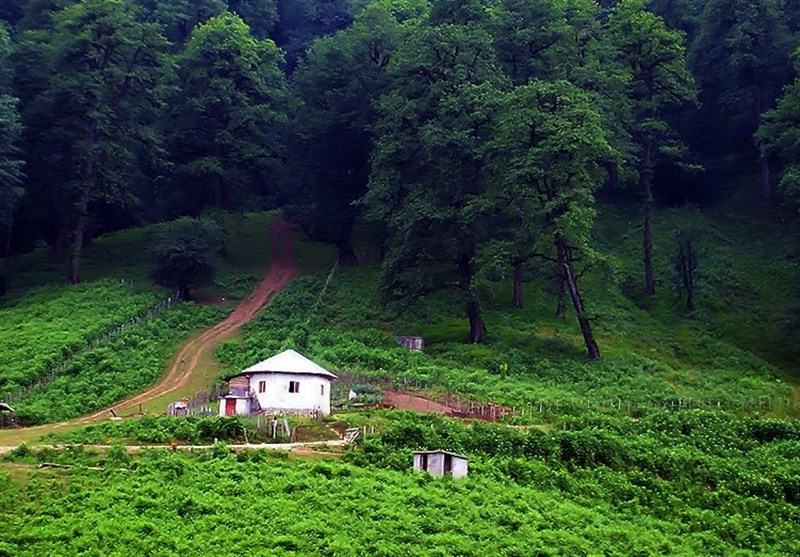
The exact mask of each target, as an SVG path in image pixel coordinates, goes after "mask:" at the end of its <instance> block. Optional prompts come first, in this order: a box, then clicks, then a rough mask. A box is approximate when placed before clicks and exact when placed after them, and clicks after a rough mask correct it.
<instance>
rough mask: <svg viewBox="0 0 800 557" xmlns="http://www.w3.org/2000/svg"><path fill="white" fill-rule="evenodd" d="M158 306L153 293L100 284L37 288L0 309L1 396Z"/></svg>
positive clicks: (158, 296) (100, 282) (27, 383)
mask: <svg viewBox="0 0 800 557" xmlns="http://www.w3.org/2000/svg"><path fill="white" fill-rule="evenodd" d="M159 301H160V295H159V293H158V292H155V291H153V290H141V289H137V288H134V287H132V286H126V285H123V284H120V283H119V282H115V281H112V280H104V281H98V282H91V283H85V284H81V285H78V286H75V287H73V288H61V287H41V288H39V289H36V290H34V291H31V292H29V293H28V295H27V296H26V297H25V298H18V299H17V300H16V302H15V303H12V304H9V305H6V306H3V307H0V354H2V361H3V365H2V373H0V395H2V394H3V393H7V394H11V393H15V392H16V391H17V389H19V388H20V387H23V386H26V385H30V384H32V383H33V382H34V381H36V380H37V379H38V378H39V377H40V376H41V375H43V374H44V373H46V372H47V371H48V370H50V369H52V368H53V367H54V366H56V365H58V364H60V363H61V362H62V361H63V360H64V359H65V358H67V357H69V356H70V355H73V354H75V353H76V352H78V351H80V350H81V349H83V348H84V347H85V346H86V343H87V342H88V341H90V340H92V339H96V338H98V337H100V336H102V335H103V334H105V333H106V332H107V331H109V330H110V329H112V328H113V327H115V326H118V325H122V324H124V323H125V322H126V321H127V320H128V319H130V318H132V317H135V316H137V315H140V314H142V313H144V312H146V311H147V310H148V309H150V308H151V307H152V306H154V305H155V304H156V303H157V302H159ZM0 398H2V397H1V396H0Z"/></svg>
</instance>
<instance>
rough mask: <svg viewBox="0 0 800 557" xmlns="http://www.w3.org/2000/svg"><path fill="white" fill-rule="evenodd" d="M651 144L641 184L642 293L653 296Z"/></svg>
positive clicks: (654, 288)
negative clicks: (642, 231)
mask: <svg viewBox="0 0 800 557" xmlns="http://www.w3.org/2000/svg"><path fill="white" fill-rule="evenodd" d="M654 174H655V173H654V170H653V144H652V142H650V143H648V144H647V147H646V150H645V160H644V170H643V171H642V186H643V188H644V293H645V295H647V296H653V295H654V294H655V293H656V282H655V278H653V178H654Z"/></svg>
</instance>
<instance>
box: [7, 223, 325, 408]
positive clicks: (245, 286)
mask: <svg viewBox="0 0 800 557" xmlns="http://www.w3.org/2000/svg"><path fill="white" fill-rule="evenodd" d="M275 218H277V214H276V213H259V214H248V215H228V216H226V217H225V220H224V224H223V226H224V229H225V232H226V236H225V239H226V252H227V253H226V254H225V256H224V257H223V258H221V261H220V262H221V266H220V270H219V274H218V277H217V281H216V283H215V284H214V285H213V286H211V287H208V288H205V289H202V290H200V291H198V292H197V294H198V298H199V299H201V300H203V299H209V300H213V301H214V302H215V304H217V305H221V308H216V307H204V306H198V305H196V304H194V303H184V304H180V305H179V306H177V307H176V308H173V309H170V310H167V311H166V312H164V313H158V314H155V315H153V316H151V317H150V318H148V319H147V320H145V321H144V322H140V323H136V324H135V325H131V323H130V320H131V319H136V318H137V317H140V316H142V314H144V313H146V312H147V311H148V310H149V309H150V308H152V307H153V306H155V305H156V304H157V303H158V302H160V301H161V300H162V299H164V298H166V297H167V296H168V295H169V291H168V290H165V289H161V288H158V287H155V286H154V285H153V284H152V283H151V281H150V280H149V278H148V275H149V273H150V270H151V268H152V263H151V260H150V254H149V248H148V246H149V244H150V243H151V241H152V238H153V236H154V234H156V233H157V232H158V230H159V228H160V226H158V225H156V226H150V227H146V228H140V229H131V230H125V231H121V232H117V233H114V234H109V235H107V236H104V237H101V238H98V239H97V240H96V241H95V242H94V243H93V245H92V246H91V247H90V248H89V249H88V250H87V252H86V258H85V267H84V271H85V272H84V277H85V280H86V282H84V283H83V284H80V285H77V286H69V285H66V284H64V277H65V276H66V268H65V266H64V265H63V264H53V263H52V262H50V261H49V259H48V257H49V254H48V253H46V252H45V251H44V250H39V251H36V252H33V253H31V254H27V255H25V256H23V257H21V258H19V259H18V260H17V261H16V262H15V269H16V274H15V278H14V284H15V285H16V288H15V289H14V290H13V291H12V294H11V295H10V296H9V297H7V298H5V299H0V357H2V358H3V360H4V362H5V365H4V366H3V367H2V368H0V394H16V393H18V392H19V387H21V386H28V385H33V384H35V383H36V382H37V380H38V379H39V378H40V377H41V376H43V375H45V374H46V373H48V372H49V371H51V370H52V369H54V368H58V371H59V373H58V375H57V376H56V377H55V379H54V380H52V381H48V382H46V383H45V384H41V385H37V386H35V387H34V388H33V389H32V390H30V391H28V392H26V393H25V394H24V395H23V396H22V397H19V396H16V397H15V398H14V400H13V403H14V407H15V408H16V409H17V411H18V418H19V420H20V421H21V422H22V423H25V424H33V423H43V422H49V421H58V420H63V419H68V418H72V417H76V416H79V415H82V414H84V413H88V412H91V411H93V410H97V409H99V408H102V407H104V406H106V405H108V404H111V403H113V402H115V401H117V400H120V399H121V398H124V397H125V396H127V395H130V394H133V393H135V392H138V391H140V390H142V389H144V388H145V387H146V386H147V385H149V384H151V383H152V382H154V381H155V380H156V379H157V378H158V377H159V376H160V375H161V374H162V373H163V371H164V368H165V365H166V362H167V361H168V360H169V359H170V358H171V357H172V356H173V354H174V353H175V350H176V349H177V347H178V345H179V344H180V343H181V342H183V341H184V340H185V339H186V338H187V336H189V335H190V334H191V333H192V332H193V331H195V330H198V329H200V328H205V327H208V326H211V325H212V324H214V323H215V322H217V321H219V320H220V319H221V318H222V317H223V316H224V311H225V309H226V308H231V307H233V303H234V302H235V301H236V300H237V299H240V298H241V297H243V296H244V295H246V294H247V293H248V292H250V290H251V289H252V288H253V286H254V285H255V284H256V283H257V282H258V280H260V277H261V276H262V275H263V274H264V273H265V272H266V269H267V268H268V267H269V264H270V245H269V227H270V225H271V223H272V222H273V221H274V219H275ZM306 249H309V248H306ZM311 252H312V253H313V252H314V251H313V249H312V250H311ZM317 253H318V252H317ZM37 284H38V285H40V286H32V285H37ZM222 298H224V299H225V303H221V304H220V301H221V300H222ZM119 325H126V327H125V329H124V330H123V331H122V332H120V331H118V330H117V327H118V326H119ZM112 331H113V332H114V333H115V334H114V335H113V336H111V337H109V336H108V333H109V332H112ZM96 340H99V341H100V342H99V343H95V342H94V341H96ZM53 401H58V404H54V403H53Z"/></svg>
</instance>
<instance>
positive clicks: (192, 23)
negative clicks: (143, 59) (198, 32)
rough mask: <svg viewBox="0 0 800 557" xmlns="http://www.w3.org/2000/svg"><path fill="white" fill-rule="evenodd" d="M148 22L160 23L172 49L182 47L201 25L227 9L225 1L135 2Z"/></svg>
mask: <svg viewBox="0 0 800 557" xmlns="http://www.w3.org/2000/svg"><path fill="white" fill-rule="evenodd" d="M136 2H137V3H138V4H140V5H141V6H142V7H143V8H144V13H145V15H146V17H147V19H148V21H154V22H156V23H160V24H161V25H163V28H164V35H165V36H166V37H167V39H168V40H169V41H170V43H172V45H173V47H174V49H179V48H180V47H181V46H182V45H184V44H185V43H186V41H187V39H188V38H189V35H191V34H192V31H193V30H194V28H195V27H197V26H198V25H199V24H201V23H205V22H206V21H208V20H209V19H210V18H212V17H214V16H217V15H219V14H221V13H222V12H224V11H225V9H226V8H227V5H226V2H225V0H136Z"/></svg>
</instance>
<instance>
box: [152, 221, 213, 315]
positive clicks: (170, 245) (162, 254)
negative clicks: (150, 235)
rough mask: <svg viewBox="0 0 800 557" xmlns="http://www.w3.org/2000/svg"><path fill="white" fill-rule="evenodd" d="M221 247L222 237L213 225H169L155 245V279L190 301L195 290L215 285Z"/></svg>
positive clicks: (203, 222)
mask: <svg viewBox="0 0 800 557" xmlns="http://www.w3.org/2000/svg"><path fill="white" fill-rule="evenodd" d="M221 247H222V233H221V231H220V228H219V226H218V225H217V224H216V223H214V222H213V221H210V220H204V219H193V218H189V217H184V218H181V219H178V220H176V221H173V222H171V223H168V224H166V225H164V228H163V229H162V230H161V231H160V233H159V235H158V237H157V238H156V239H155V243H154V245H153V251H152V253H153V259H154V261H155V265H156V268H155V270H154V271H153V278H154V280H155V281H156V283H158V284H161V285H164V286H171V287H175V288H177V289H178V290H179V291H180V293H181V297H182V298H183V299H187V300H188V299H190V296H191V293H190V290H191V289H192V288H196V287H198V286H203V285H207V284H211V283H212V282H213V281H214V276H215V275H216V271H217V266H218V264H217V259H218V256H219V253H220V249H221Z"/></svg>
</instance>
